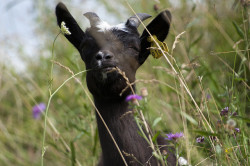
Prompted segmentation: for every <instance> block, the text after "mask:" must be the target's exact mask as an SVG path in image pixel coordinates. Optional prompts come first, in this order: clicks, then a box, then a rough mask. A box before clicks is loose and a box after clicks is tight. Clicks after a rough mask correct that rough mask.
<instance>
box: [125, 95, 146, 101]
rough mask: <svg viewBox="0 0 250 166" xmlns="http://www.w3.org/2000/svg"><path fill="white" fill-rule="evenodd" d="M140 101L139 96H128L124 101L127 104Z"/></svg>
mask: <svg viewBox="0 0 250 166" xmlns="http://www.w3.org/2000/svg"><path fill="white" fill-rule="evenodd" d="M141 99H142V97H141V96H139V95H136V94H135V95H128V96H127V97H126V101H127V102H129V101H134V100H141Z"/></svg>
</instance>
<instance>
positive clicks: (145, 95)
mask: <svg viewBox="0 0 250 166" xmlns="http://www.w3.org/2000/svg"><path fill="white" fill-rule="evenodd" d="M141 95H142V97H147V96H148V90H147V88H141Z"/></svg>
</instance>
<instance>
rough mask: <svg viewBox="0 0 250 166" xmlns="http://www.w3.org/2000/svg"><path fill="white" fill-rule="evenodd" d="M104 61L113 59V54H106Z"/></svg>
mask: <svg viewBox="0 0 250 166" xmlns="http://www.w3.org/2000/svg"><path fill="white" fill-rule="evenodd" d="M103 58H104V59H107V60H108V59H112V58H113V54H111V53H107V54H104V57H103Z"/></svg>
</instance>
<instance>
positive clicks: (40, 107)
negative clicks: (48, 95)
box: [32, 103, 46, 119]
mask: <svg viewBox="0 0 250 166" xmlns="http://www.w3.org/2000/svg"><path fill="white" fill-rule="evenodd" d="M45 109H46V105H45V104H44V103H39V104H37V105H35V106H34V107H33V108H32V114H33V118H34V119H39V118H40V116H41V114H42V112H43V111H44V110H45Z"/></svg>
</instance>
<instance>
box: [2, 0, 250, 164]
mask: <svg viewBox="0 0 250 166" xmlns="http://www.w3.org/2000/svg"><path fill="white" fill-rule="evenodd" d="M64 2H65V3H66V4H67V5H69V4H71V1H64ZM128 2H129V3H130V5H131V6H132V7H133V9H134V10H135V11H136V12H144V13H149V14H151V15H153V16H156V15H157V13H159V12H160V11H162V10H164V9H169V10H170V11H171V13H172V25H171V29H170V33H169V36H168V38H167V39H166V41H165V42H166V43H167V44H168V47H169V50H170V51H169V53H168V54H166V57H161V59H154V58H153V57H152V56H150V57H149V58H148V59H147V61H146V62H145V64H143V66H142V67H141V68H140V69H139V71H138V72H137V80H138V82H137V93H138V94H140V89H141V88H144V87H146V88H147V90H148V96H147V98H146V99H143V100H141V101H140V105H141V106H140V109H142V111H143V114H144V116H145V118H146V120H147V121H148V122H149V124H151V126H152V130H153V131H154V132H155V133H157V132H160V133H161V134H162V135H166V134H169V133H176V132H178V133H179V132H183V134H184V137H182V138H180V139H178V141H177V143H176V142H173V144H174V145H175V146H178V151H177V153H178V155H179V156H181V157H184V158H185V159H186V160H187V161H188V165H205V166H206V165H231V166H235V165H245V166H247V165H250V153H249V150H250V149H249V148H250V146H249V145H250V140H249V138H250V136H249V135H250V130H249V126H250V102H249V100H250V98H249V94H250V93H249V89H250V85H249V80H250V72H249V71H250V51H249V50H250V19H249V5H250V2H249V1H248V0H242V1H238V0H235V1H233V0H213V1H212V0H211V1H205V2H200V1H189V0H179V1H177V2H175V1H174V2H175V3H173V1H167V0H159V1H153V0H138V1H132V0H131V1H128ZM51 3H52V1H51V2H50V3H48V2H47V1H44V4H43V5H40V4H39V3H37V2H34V10H37V16H36V21H37V24H38V26H37V30H36V33H37V37H38V38H40V39H41V40H44V41H43V42H42V43H43V45H42V46H41V47H40V48H38V49H37V54H36V55H34V57H32V58H27V57H25V55H24V54H23V53H22V52H21V51H20V57H22V60H23V62H24V63H25V64H26V70H25V71H24V72H21V73H20V72H19V71H17V70H16V69H15V66H9V65H8V64H6V63H4V62H0V149H1V152H0V165H6V166H16V165H18V166H28V165H34V166H36V165H41V160H42V158H43V165H46V166H56V165H72V166H74V165H77V166H91V165H93V166H94V165H96V164H97V162H98V158H99V155H100V152H101V149H100V144H99V140H98V133H97V127H96V121H95V110H94V106H93V105H92V103H91V98H89V96H91V95H90V93H89V92H88V90H87V87H86V82H85V76H86V73H85V72H82V73H81V74H79V75H77V76H76V77H75V78H77V79H73V78H72V74H76V73H79V72H81V71H84V70H85V66H84V63H83V62H82V61H81V59H80V56H79V53H78V52H77V50H76V49H74V48H73V46H72V45H71V44H70V43H69V42H68V41H67V40H66V39H65V37H64V36H63V35H59V36H58V37H57V38H56V36H57V34H58V33H59V31H60V30H59V28H58V27H57V26H56V18H55V15H54V7H55V6H51ZM77 3H78V5H79V6H83V8H84V3H85V2H84V1H81V2H77ZM100 3H102V4H103V6H105V7H106V8H107V9H108V10H109V11H110V14H113V15H114V16H117V19H119V20H121V21H125V20H126V18H128V17H129V16H131V15H132V14H133V12H132V11H131V9H130V8H129V6H128V4H127V2H126V1H122V0H119V1H116V2H112V3H110V1H109V0H100ZM53 4H56V2H53ZM79 6H74V7H73V5H72V6H70V5H69V7H68V8H69V9H70V10H73V9H76V8H77V10H76V11H75V12H73V14H75V17H76V18H77V21H78V22H79V24H80V25H83V26H82V27H83V28H84V29H85V28H86V27H87V26H88V23H87V22H84V21H86V19H83V16H82V13H83V11H82V10H83V9H81V8H79ZM77 11H80V12H82V13H80V14H79V13H77ZM85 11H87V7H86V6H85V8H84V12H85ZM119 11H123V13H120V12H119ZM149 21H150V20H149ZM149 21H148V22H149ZM117 23H119V22H117ZM146 23H147V21H145V24H146ZM142 30H143V27H142V26H141V27H140V31H142ZM55 38H56V41H55V43H54V44H53V41H54V40H55ZM52 49H53V55H52ZM0 56H4V55H0ZM52 59H53V61H52ZM69 78H72V79H69ZM79 80H80V81H79ZM65 81H66V82H65ZM39 103H44V104H45V105H46V106H48V107H47V117H46V118H45V112H46V111H44V112H43V114H42V115H41V116H40V117H39V118H34V115H32V113H33V112H32V110H33V109H34V106H35V105H38V104H39ZM45 120H46V123H45ZM45 124H46V125H45ZM166 137H167V136H166ZM42 154H43V155H42ZM42 156H43V157H42Z"/></svg>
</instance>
